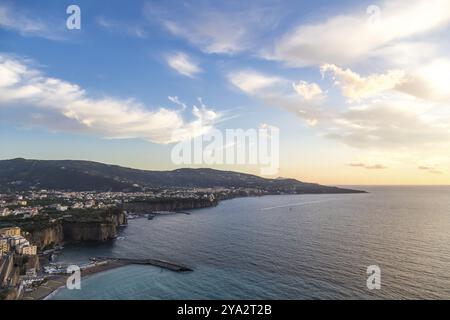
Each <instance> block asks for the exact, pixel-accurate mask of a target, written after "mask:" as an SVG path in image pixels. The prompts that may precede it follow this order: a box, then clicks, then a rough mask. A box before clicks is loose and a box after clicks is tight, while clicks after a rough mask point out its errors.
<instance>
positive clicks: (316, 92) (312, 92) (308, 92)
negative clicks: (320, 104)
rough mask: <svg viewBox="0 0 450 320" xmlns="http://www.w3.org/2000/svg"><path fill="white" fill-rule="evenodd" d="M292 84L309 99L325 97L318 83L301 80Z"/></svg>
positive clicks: (300, 93) (304, 97)
mask: <svg viewBox="0 0 450 320" xmlns="http://www.w3.org/2000/svg"><path fill="white" fill-rule="evenodd" d="M292 86H293V88H294V90H295V91H296V92H297V93H298V94H299V95H300V96H302V97H303V99H305V100H307V101H309V100H313V99H318V98H321V97H323V92H322V89H321V88H320V86H319V85H318V84H317V83H308V82H306V81H299V82H298V83H293V84H292Z"/></svg>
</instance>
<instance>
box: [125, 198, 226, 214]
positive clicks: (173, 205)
mask: <svg viewBox="0 0 450 320" xmlns="http://www.w3.org/2000/svg"><path fill="white" fill-rule="evenodd" d="M216 205H217V201H215V200H212V201H211V200H209V199H161V200H153V201H137V202H128V203H124V204H123V205H122V209H123V210H126V211H128V212H136V213H152V212H155V211H182V210H190V209H198V208H207V207H213V206H216Z"/></svg>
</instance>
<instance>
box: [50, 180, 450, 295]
mask: <svg viewBox="0 0 450 320" xmlns="http://www.w3.org/2000/svg"><path fill="white" fill-rule="evenodd" d="M354 188H357V189H362V190H366V191H368V193H365V194H320V195H319V194H316V195H277V196H264V197H248V198H236V199H232V200H226V201H222V202H220V204H219V205H218V206H217V207H213V208H204V209H197V210H192V211H189V214H182V213H180V214H170V215H161V216H157V217H155V218H154V219H153V220H147V219H145V218H140V219H135V220H130V221H129V223H128V226H126V227H124V228H122V229H121V231H120V235H119V236H120V237H119V238H118V239H115V240H112V241H108V242H105V243H88V244H77V245H70V246H69V245H68V246H66V247H65V248H64V250H63V251H62V253H61V254H60V256H59V257H58V261H59V262H65V263H80V264H81V263H85V262H86V261H88V259H89V257H93V256H111V257H126V258H154V259H163V260H168V261H172V262H177V263H180V264H183V265H187V266H189V267H191V268H192V269H193V271H192V272H181V273H177V272H173V271H169V270H164V269H161V268H159V267H153V266H147V265H129V266H125V267H121V268H118V269H113V270H109V271H106V272H103V273H97V274H94V275H91V276H88V277H86V278H85V279H84V278H83V279H82V281H81V289H80V290H76V289H73V290H69V289H67V288H63V289H60V290H58V291H57V292H56V293H55V294H54V295H53V296H52V297H51V299H450V187H448V186H435V187H432V186H427V187H423V186H420V187H419V186H408V187H405V186H399V187H396V186H389V187H385V186H376V187H374V186H370V187H366V186H359V187H355V186H354ZM370 266H372V267H370ZM373 266H376V268H379V273H377V276H379V278H378V279H379V280H380V282H379V284H380V286H379V289H377V288H373V286H369V287H370V288H369V287H368V285H367V282H368V278H369V277H370V276H372V275H373V274H372V272H373V270H374V269H373V268H374V267H373ZM368 268H369V273H368ZM370 268H372V269H370ZM371 279H372V280H373V278H371ZM372 280H370V283H372V284H373V282H372Z"/></svg>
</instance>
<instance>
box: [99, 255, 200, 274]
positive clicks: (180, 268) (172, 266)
mask: <svg viewBox="0 0 450 320" xmlns="http://www.w3.org/2000/svg"><path fill="white" fill-rule="evenodd" d="M95 259H96V261H108V262H112V261H116V262H119V263H122V264H124V265H125V264H144V265H151V266H155V267H160V268H163V269H167V270H170V271H175V272H186V271H193V270H192V269H191V268H189V267H187V266H184V265H181V264H178V263H174V262H169V261H165V260H159V259H130V258H116V257H95Z"/></svg>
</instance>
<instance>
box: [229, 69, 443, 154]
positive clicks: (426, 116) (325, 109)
mask: <svg viewBox="0 0 450 320" xmlns="http://www.w3.org/2000/svg"><path fill="white" fill-rule="evenodd" d="M340 71H342V72H344V76H347V77H348V78H349V79H347V80H346V81H347V82H346V83H345V85H347V86H349V85H352V86H353V87H352V88H346V90H348V92H347V91H346V94H347V96H349V97H364V98H365V100H364V103H360V104H357V105H352V106H350V107H348V106H347V105H346V104H344V106H342V107H338V106H329V105H327V104H328V103H329V101H328V100H325V99H310V100H307V99H305V98H304V97H303V96H302V95H299V94H294V93H297V92H294V91H297V90H293V89H292V87H291V86H289V83H291V82H289V81H288V80H287V79H282V78H278V77H274V76H270V75H261V74H259V73H256V72H251V73H249V72H240V73H239V72H238V73H235V74H232V76H230V79H229V80H230V82H232V83H233V84H234V85H235V86H236V87H238V88H240V89H241V90H242V91H243V92H245V93H247V94H248V95H250V96H252V97H255V98H257V99H258V100H260V101H262V102H263V103H264V104H266V105H269V106H273V107H277V108H282V109H284V110H287V111H289V112H292V113H294V114H295V115H297V116H298V117H299V118H301V119H303V120H304V121H305V122H306V124H307V125H308V126H311V127H315V128H316V130H317V131H318V133H319V134H320V135H322V136H324V137H327V138H329V139H334V140H338V141H340V142H342V143H345V144H347V145H349V146H352V147H356V148H364V149H375V150H407V151H405V152H407V153H408V152H411V150H416V151H417V150H425V148H432V147H434V148H435V149H437V150H446V149H447V148H448V147H449V145H450V143H449V142H448V141H450V111H448V112H445V111H439V108H437V106H436V104H435V103H431V102H428V101H425V100H421V99H417V98H415V97H413V96H408V95H404V94H401V93H398V92H395V91H394V92H391V93H389V94H383V95H377V96H376V97H375V98H374V99H369V98H368V96H370V95H371V94H374V93H376V92H380V91H382V90H384V89H386V88H390V87H391V85H389V86H387V85H385V84H383V81H382V80H383V79H384V78H385V77H384V76H381V77H379V76H374V77H373V80H368V78H362V77H360V76H359V75H357V74H354V73H353V72H351V71H349V70H348V72H347V71H345V70H340ZM393 78H395V77H393ZM380 79H381V80H380ZM354 82H355V83H354ZM372 82H373V84H372ZM388 82H389V81H388ZM380 83H381V84H380ZM303 87H304V88H309V87H311V86H310V84H304V85H303ZM366 87H367V88H366ZM289 89H290V91H289ZM294 89H295V88H294ZM358 90H359V91H358ZM445 106H446V105H443V107H445ZM447 107H448V105H447ZM447 109H448V108H447ZM447 109H444V110H447Z"/></svg>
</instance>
